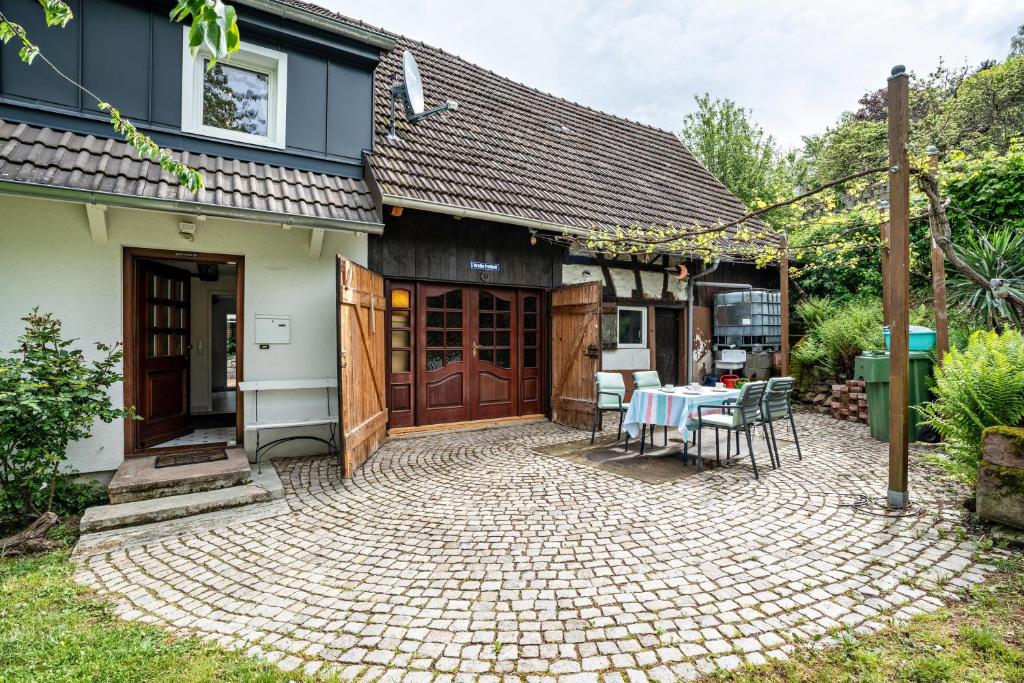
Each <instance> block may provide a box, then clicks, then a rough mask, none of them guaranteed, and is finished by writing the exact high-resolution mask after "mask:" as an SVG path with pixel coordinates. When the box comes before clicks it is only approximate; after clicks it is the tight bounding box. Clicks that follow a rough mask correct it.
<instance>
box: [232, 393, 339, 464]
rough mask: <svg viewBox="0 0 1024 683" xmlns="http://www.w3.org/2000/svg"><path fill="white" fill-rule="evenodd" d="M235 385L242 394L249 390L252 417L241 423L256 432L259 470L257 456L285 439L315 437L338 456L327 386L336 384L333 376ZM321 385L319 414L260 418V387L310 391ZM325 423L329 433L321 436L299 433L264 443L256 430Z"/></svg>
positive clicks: (258, 462)
mask: <svg viewBox="0 0 1024 683" xmlns="http://www.w3.org/2000/svg"><path fill="white" fill-rule="evenodd" d="M238 388H239V389H240V390H241V391H242V393H245V394H252V400H253V421H252V422H247V423H246V424H245V431H247V432H256V467H257V471H259V472H262V471H263V466H262V463H261V461H260V458H261V457H262V456H264V455H266V453H267V452H268V451H270V449H272V448H273V447H274V446H277V445H278V444H282V443H286V442H288V441H297V440H299V439H309V440H310V441H319V442H320V443H322V444H324V445H325V446H327V448H328V451H327V454H328V455H330V454H332V453H337V455H338V458H339V460H340V458H341V450H340V449H339V448H338V416H337V415H331V389H337V388H338V380H336V379H283V380H282V379H274V380H257V381H254V382H239V383H238ZM317 389H323V391H324V397H325V399H326V408H327V410H326V412H325V413H324V414H322V415H314V416H311V417H302V418H296V419H294V420H260V392H264V391H313V390H317ZM323 425H326V426H328V427H329V428H330V437H328V438H327V439H323V438H321V437H319V436H312V435H309V434H299V435H293V436H285V437H282V438H280V439H274V440H272V441H268V442H267V443H261V442H260V433H261V432H263V431H264V430H269V429H300V428H302V427H320V426H323Z"/></svg>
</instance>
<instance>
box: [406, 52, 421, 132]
mask: <svg viewBox="0 0 1024 683" xmlns="http://www.w3.org/2000/svg"><path fill="white" fill-rule="evenodd" d="M402 76H403V77H404V79H405V98H404V99H405V116H406V118H410V119H411V118H413V117H416V116H419V115H420V114H422V113H423V79H422V78H420V68H419V67H418V66H417V65H416V58H415V57H413V56H412V53H411V52H409V51H408V50H406V51H405V52H404V53H403V54H402Z"/></svg>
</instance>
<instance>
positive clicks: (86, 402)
mask: <svg viewBox="0 0 1024 683" xmlns="http://www.w3.org/2000/svg"><path fill="white" fill-rule="evenodd" d="M23 320H24V321H25V322H26V323H27V327H26V329H25V332H24V334H22V336H21V337H20V338H19V339H18V342H19V347H18V348H17V349H15V350H14V351H13V352H12V355H11V356H9V357H0V515H3V516H7V517H13V518H15V519H19V518H20V519H24V518H28V517H32V516H35V515H39V514H42V513H43V512H46V511H48V510H50V509H52V508H53V507H54V503H55V499H56V497H57V495H58V490H60V491H63V492H64V493H66V494H67V496H66V497H67V498H68V500H67V501H64V500H63V498H64V497H65V496H63V495H62V501H61V502H62V503H66V504H68V505H70V506H75V505H76V503H75V501H76V500H77V501H81V500H85V499H87V498H88V496H89V494H88V493H87V492H86V493H83V492H82V491H81V490H79V487H76V486H74V485H72V484H70V483H69V482H67V481H65V480H64V479H65V478H66V477H67V476H68V474H69V473H68V472H67V471H65V472H63V473H62V472H61V464H62V462H63V461H64V455H65V453H66V452H67V448H68V445H69V444H71V443H72V442H75V441H78V440H80V439H84V438H86V437H87V436H89V434H90V433H91V432H92V428H93V426H94V425H95V423H96V420H101V421H103V422H111V421H113V420H116V419H119V418H133V417H134V414H133V412H132V411H130V410H128V411H126V410H122V409H120V408H117V407H115V406H114V405H113V404H112V403H111V402H110V395H109V393H108V390H109V389H110V387H111V386H112V385H113V384H114V383H115V382H119V381H121V375H120V374H119V373H118V372H117V370H116V368H117V367H118V365H119V364H120V362H121V357H122V352H121V349H120V345H119V344H118V345H114V346H107V345H105V344H100V343H97V344H96V349H97V352H98V353H99V357H98V359H97V360H93V361H90V360H87V359H86V357H85V355H84V354H83V353H82V351H80V350H78V349H75V348H72V346H73V344H74V343H75V341H76V340H74V339H65V338H64V336H63V333H62V330H61V322H60V320H58V319H57V318H55V317H53V315H51V314H48V313H47V314H40V313H39V312H38V310H33V311H32V313H30V314H29V315H28V316H26V317H25V318H23Z"/></svg>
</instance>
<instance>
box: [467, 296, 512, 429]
mask: <svg viewBox="0 0 1024 683" xmlns="http://www.w3.org/2000/svg"><path fill="white" fill-rule="evenodd" d="M470 294H471V299H472V304H473V306H472V307H471V308H472V310H473V311H474V312H475V320H474V322H475V323H476V329H475V330H474V332H475V334H474V337H475V338H474V339H473V342H472V356H473V358H472V371H471V373H470V377H471V385H470V405H471V406H472V412H473V416H472V418H471V419H479V420H482V419H490V418H495V417H510V416H512V415H515V414H516V411H517V410H518V405H517V401H518V393H519V387H518V383H517V381H516V379H517V378H516V367H517V365H518V360H519V358H518V350H519V341H518V338H517V334H518V325H517V323H518V318H517V315H518V310H517V309H518V306H517V305H516V304H517V301H516V292H515V290H503V289H472V290H470Z"/></svg>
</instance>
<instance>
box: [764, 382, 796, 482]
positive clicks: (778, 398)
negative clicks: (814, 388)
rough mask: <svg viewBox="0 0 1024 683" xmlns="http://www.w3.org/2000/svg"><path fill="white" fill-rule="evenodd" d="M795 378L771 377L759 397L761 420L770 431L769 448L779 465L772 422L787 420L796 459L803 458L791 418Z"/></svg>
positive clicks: (779, 460)
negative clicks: (794, 444)
mask: <svg viewBox="0 0 1024 683" xmlns="http://www.w3.org/2000/svg"><path fill="white" fill-rule="evenodd" d="M795 386H796V380H794V379H793V378H792V377H772V378H771V379H769V380H768V385H767V386H766V387H765V390H764V396H763V397H762V398H761V420H762V421H763V422H764V424H766V425H768V431H769V432H770V433H771V437H772V443H771V446H770V447H769V448H771V449H772V450H773V451H774V458H775V462H776V463H777V464H778V466H779V467H781V466H782V460H781V459H780V458H779V444H778V442H777V441H776V440H775V426H774V425H773V424H772V423H773V422H777V421H779V420H789V426H790V428H791V429H792V430H793V441H794V442H795V443H796V455H797V459H799V460H803V459H804V456H803V453H801V452H800V439H799V438H798V437H797V435H796V422H795V421H794V420H793V402H792V397H793V389H794V387H795Z"/></svg>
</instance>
